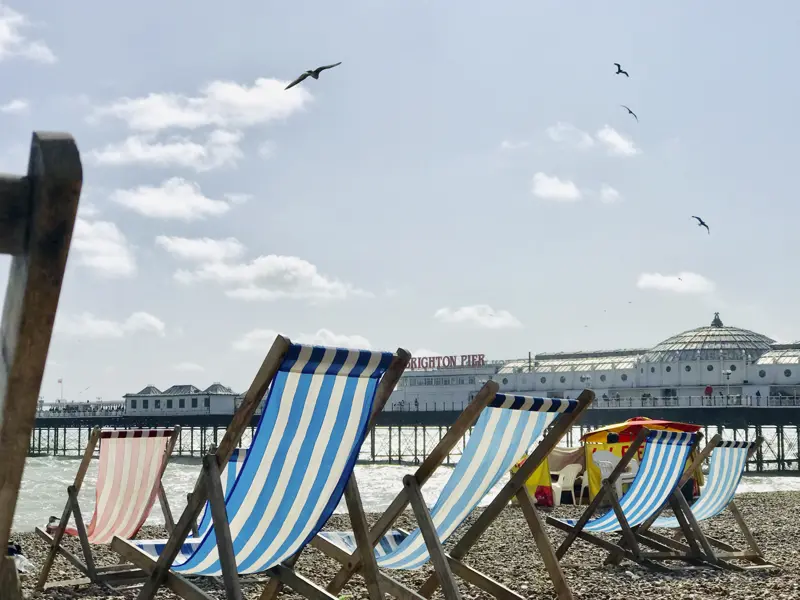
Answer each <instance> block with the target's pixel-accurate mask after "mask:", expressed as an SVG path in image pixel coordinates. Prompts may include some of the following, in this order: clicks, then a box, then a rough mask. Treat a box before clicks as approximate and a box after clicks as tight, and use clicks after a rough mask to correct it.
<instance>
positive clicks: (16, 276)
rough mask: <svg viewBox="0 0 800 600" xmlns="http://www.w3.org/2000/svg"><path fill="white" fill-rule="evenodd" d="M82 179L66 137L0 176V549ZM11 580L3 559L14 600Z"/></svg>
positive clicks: (0, 572) (0, 570)
mask: <svg viewBox="0 0 800 600" xmlns="http://www.w3.org/2000/svg"><path fill="white" fill-rule="evenodd" d="M82 179H83V173H82V168H81V160H80V155H79V153H78V148H77V146H76V145H75V141H74V140H73V139H72V136H70V135H69V134H66V133H41V132H39V133H34V134H33V139H32V141H31V153H30V158H29V161H28V174H27V175H25V176H22V177H15V176H9V175H0V253H3V254H10V255H11V256H12V257H13V258H12V262H11V269H10V272H9V278H8V285H7V287H6V297H5V305H4V306H3V321H2V329H1V330H0V352H1V358H2V360H0V457H2V460H0V549H3V548H6V547H7V544H8V540H9V537H10V535H11V521H12V519H13V517H14V510H15V508H16V505H17V494H18V493H19V487H20V482H21V480H22V471H23V469H24V467H25V458H26V456H27V451H28V445H29V443H30V437H31V431H32V430H33V426H34V423H35V420H36V405H37V402H38V399H39V388H40V386H41V383H42V376H43V374H44V367H45V362H46V360H47V351H48V349H49V347H50V336H51V335H52V332H53V322H54V321H55V316H56V309H57V308H58V298H59V296H60V294H61V283H62V280H63V278H64V269H65V267H66V264H67V255H68V253H69V246H70V241H71V240H72V230H73V227H74V226H75V217H76V214H77V212H78V199H79V197H80V193H81V183H82ZM16 580H17V577H16V569H15V568H14V563H13V561H11V560H10V559H8V558H4V560H2V561H0V581H2V582H3V584H4V588H5V592H6V593H10V597H11V598H13V597H14V596H15V595H16V594H15V592H14V591H13V589H9V588H7V587H5V586H7V585H9V582H10V581H16ZM14 587H16V588H17V590H18V584H12V585H11V588H14Z"/></svg>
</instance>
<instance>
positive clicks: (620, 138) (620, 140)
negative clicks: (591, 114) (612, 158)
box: [595, 125, 641, 156]
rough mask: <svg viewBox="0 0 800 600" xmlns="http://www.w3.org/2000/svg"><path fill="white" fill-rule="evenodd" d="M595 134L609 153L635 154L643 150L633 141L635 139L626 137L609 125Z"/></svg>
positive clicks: (619, 154) (618, 154)
mask: <svg viewBox="0 0 800 600" xmlns="http://www.w3.org/2000/svg"><path fill="white" fill-rule="evenodd" d="M595 135H597V139H598V140H599V141H600V143H601V144H603V145H604V146H605V148H606V150H607V151H608V153H609V154H613V155H616V156H635V155H637V154H639V153H640V152H641V150H639V149H638V148H637V147H636V145H635V144H634V143H633V140H631V139H629V138H626V137H625V136H624V135H622V134H621V133H619V132H618V131H617V130H616V129H614V128H613V127H610V126H608V125H606V126H605V127H603V128H602V129H600V130H599V131H598V132H597V133H596V134H595Z"/></svg>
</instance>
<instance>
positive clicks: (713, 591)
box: [13, 492, 800, 600]
mask: <svg viewBox="0 0 800 600" xmlns="http://www.w3.org/2000/svg"><path fill="white" fill-rule="evenodd" d="M737 504H738V505H739V508H740V509H741V511H742V513H743V514H744V517H745V519H746V521H747V523H748V524H749V525H750V527H751V529H752V531H753V534H754V535H755V538H756V540H757V541H758V543H759V544H760V545H761V548H762V550H763V551H764V554H765V556H766V558H767V559H769V560H771V561H772V562H774V563H776V564H777V565H780V566H781V570H780V571H779V572H777V573H775V572H765V571H751V572H744V573H742V572H722V571H710V570H694V571H688V572H683V573H667V574H664V573H654V572H649V571H647V570H645V569H643V568H641V567H639V566H637V565H635V564H633V563H629V562H624V563H623V564H622V565H620V566H608V567H606V566H603V564H602V563H603V559H604V558H605V554H604V553H603V552H602V551H601V550H600V549H599V548H596V547H595V546H590V545H589V544H587V543H586V542H583V541H581V540H578V541H576V542H575V544H574V545H573V546H572V548H571V549H570V551H569V552H568V553H567V555H566V557H564V559H563V560H562V563H561V564H562V568H563V570H564V573H565V575H566V577H567V581H568V582H569V585H570V586H571V588H572V592H573V596H574V598H575V599H576V600H578V599H581V600H590V599H591V600H610V599H616V598H624V599H635V598H654V599H658V600H672V599H674V600H678V599H681V600H683V599H697V600H705V599H714V598H727V599H752V598H772V599H776V600H777V599H786V600H789V599H798V598H800V560H798V558H800V557H798V553H800V493H798V492H779V493H770V494H744V495H741V496H737ZM542 512H544V511H542ZM548 512H549V511H548ZM550 514H553V515H554V516H558V517H565V518H566V517H577V516H578V515H579V514H580V511H579V510H577V509H576V508H575V507H571V506H566V507H565V506H561V507H559V508H557V509H555V510H554V511H552V513H550ZM368 518H369V520H370V522H371V521H373V520H374V518H375V515H370V516H369V517H368ZM473 520H474V516H473V517H471V518H469V519H468V520H467V521H466V523H465V524H464V525H462V527H461V528H460V530H459V531H457V532H456V535H455V536H453V537H452V538H451V541H452V540H455V539H457V538H458V537H459V534H460V533H461V532H463V530H464V527H465V526H468V525H470V524H471V523H472V521H473ZM398 526H400V527H403V528H411V527H413V520H412V518H411V515H410V513H408V512H406V513H405V514H404V515H403V516H402V517H401V519H400V520H399V522H398ZM343 528H347V529H349V522H348V519H347V517H346V516H343V515H334V516H333V517H332V518H331V520H330V521H329V523H328V524H327V526H326V529H334V530H335V529H343ZM704 529H705V531H706V532H707V533H708V534H710V535H713V536H715V537H718V538H720V539H723V540H726V541H728V542H730V543H732V544H734V545H736V546H739V547H744V540H743V539H742V538H741V536H740V534H739V533H738V531H737V530H736V529H735V523H734V521H733V518H732V517H730V516H729V515H728V513H723V515H721V516H719V517H717V518H716V519H713V520H712V521H711V522H710V523H706V524H704ZM548 533H549V534H550V537H551V540H552V542H553V544H554V545H557V544H558V543H560V542H561V540H562V539H563V537H564V536H563V534H562V533H561V532H559V531H556V530H555V529H553V528H550V527H548ZM164 535H165V532H164V530H163V528H158V527H145V528H143V530H142V532H141V533H140V536H139V537H141V538H160V537H164ZM610 539H616V538H610ZM13 541H16V542H18V543H20V544H21V545H22V548H23V552H24V553H25V555H26V556H27V557H28V559H29V560H30V561H31V562H32V563H33V564H34V566H35V568H36V570H37V571H38V568H39V567H40V566H41V564H42V563H43V561H44V558H45V554H46V546H45V545H44V544H43V543H42V542H41V541H40V540H39V539H38V538H37V537H36V536H35V535H34V534H33V533H25V534H15V535H14V536H13ZM66 545H67V546H68V547H69V548H70V550H71V551H73V552H75V553H76V554H77V555H79V556H80V549H79V545H78V544H77V541H76V540H75V539H68V540H66ZM450 545H451V543H448V544H445V549H448V548H449V547H450ZM94 551H95V559H96V561H97V564H98V565H101V566H102V565H112V564H116V563H117V562H118V560H119V559H118V557H117V556H116V555H115V554H114V553H113V552H111V550H110V548H109V547H107V546H96V547H94ZM466 562H467V564H468V565H470V566H472V567H474V568H476V569H478V570H480V571H482V572H483V573H485V574H486V575H488V576H490V577H492V578H494V579H496V580H498V581H500V582H501V583H503V584H504V585H506V586H508V587H509V588H511V589H512V590H515V591H517V592H518V593H519V594H520V595H522V596H524V597H526V598H536V599H542V600H544V599H551V598H555V594H554V591H553V586H552V585H551V583H550V580H549V578H548V576H547V572H546V571H545V569H544V566H543V564H542V561H541V559H540V558H539V556H538V554H537V552H536V547H535V545H534V543H533V540H532V537H531V534H530V531H529V530H528V527H527V524H526V522H525V520H524V518H523V516H522V513H521V511H520V510H519V508H518V507H516V506H510V507H509V508H508V509H506V510H505V511H503V513H502V515H501V516H500V518H499V519H498V520H497V521H496V522H495V523H494V525H493V526H492V527H491V528H490V529H489V530H488V531H487V532H486V533H485V534H484V535H483V537H482V538H481V539H480V541H479V542H478V543H477V544H476V545H475V546H474V548H473V549H472V551H471V552H470V554H469V555H468V557H467V560H466ZM337 567H338V565H337V564H336V563H334V562H333V561H331V560H329V559H327V558H326V557H325V556H323V555H322V554H320V553H319V552H317V551H316V550H314V549H313V548H309V549H307V550H306V551H305V552H304V553H303V555H302V558H301V559H300V561H299V562H298V566H297V568H298V571H299V572H301V573H303V574H304V575H306V576H308V577H310V578H312V579H314V580H315V581H317V582H318V583H323V584H324V583H327V582H328V581H329V580H330V579H331V578H332V577H333V575H334V574H335V572H336V570H337ZM37 571H34V572H32V573H30V574H28V575H24V576H23V578H22V582H23V588H24V592H25V595H26V597H30V595H31V592H32V591H33V587H34V585H35V582H36V577H37V576H38V572H37ZM387 573H388V574H390V575H391V576H393V577H395V578H397V579H399V580H400V581H402V582H403V583H405V584H406V585H408V586H411V587H416V586H419V585H420V584H421V583H422V582H423V581H424V580H425V579H426V578H427V577H428V575H429V574H430V573H431V568H430V567H429V566H426V567H424V568H422V569H420V570H418V571H414V572H394V571H387ZM77 577H79V573H78V572H77V571H75V570H74V569H73V568H72V567H71V566H70V565H69V564H68V563H67V562H66V561H65V560H64V559H63V558H61V557H58V558H57V559H56V562H55V564H54V566H53V569H52V571H51V574H50V581H58V580H67V579H75V578H77ZM253 579H254V577H250V576H247V577H243V578H242V589H243V592H244V595H245V597H246V598H248V599H256V598H258V597H259V595H260V593H261V587H262V585H261V584H260V583H258V582H254V581H253ZM193 580H194V582H195V583H196V584H197V585H199V586H200V587H202V588H203V589H206V590H208V591H209V592H210V594H211V595H212V596H214V597H216V598H224V591H223V589H222V587H221V582H218V581H217V580H215V579H209V578H193ZM261 580H262V581H263V579H261ZM459 586H460V589H461V593H462V597H463V598H464V599H465V600H466V599H476V600H477V599H484V598H487V599H488V598H491V597H492V596H490V595H489V594H486V593H485V592H483V591H481V590H480V589H478V588H475V587H472V586H469V585H468V584H466V583H464V582H463V581H460V580H459ZM137 591H138V590H137V588H135V587H132V588H127V589H118V590H111V589H108V588H104V587H102V586H97V585H82V586H78V587H74V588H54V589H49V590H47V591H45V592H44V593H43V594H42V595H41V596H40V597H42V598H45V599H66V598H83V599H92V598H104V599H108V598H126V599H128V598H136V594H137ZM341 596H344V597H349V598H351V599H356V598H366V597H367V596H366V589H365V587H364V585H363V581H362V580H361V578H360V577H358V576H357V577H355V578H354V579H353V580H351V583H350V584H349V585H348V586H347V587H346V588H345V589H344V590H343V591H342V593H341ZM174 597H175V596H174V595H173V594H172V593H171V592H169V591H167V590H163V589H162V590H161V591H160V592H159V593H158V596H157V598H160V599H168V598H174ZM434 597H438V598H441V594H440V593H437V594H436V595H435V596H434ZM281 598H287V599H289V598H291V599H295V598H301V596H299V595H296V594H294V593H292V592H291V591H290V590H288V589H286V588H284V591H283V593H282V595H281Z"/></svg>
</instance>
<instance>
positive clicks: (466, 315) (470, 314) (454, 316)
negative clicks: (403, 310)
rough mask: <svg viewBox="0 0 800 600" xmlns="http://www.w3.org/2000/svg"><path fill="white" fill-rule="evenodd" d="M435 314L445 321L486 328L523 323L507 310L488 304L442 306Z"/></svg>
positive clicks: (516, 325) (517, 325) (501, 327)
mask: <svg viewBox="0 0 800 600" xmlns="http://www.w3.org/2000/svg"><path fill="white" fill-rule="evenodd" d="M433 316H434V318H435V319H438V320H439V321H442V322H444V323H469V324H472V325H477V326H478V327H484V328H486V329H505V328H512V327H522V323H520V322H519V320H518V319H517V318H516V317H515V316H514V315H512V314H511V313H510V312H508V311H507V310H495V309H493V308H492V307H491V306H488V305H487V304H476V305H474V306H462V307H461V308H457V309H456V310H452V309H450V308H440V309H439V310H437V311H436V313H435V314H434V315H433Z"/></svg>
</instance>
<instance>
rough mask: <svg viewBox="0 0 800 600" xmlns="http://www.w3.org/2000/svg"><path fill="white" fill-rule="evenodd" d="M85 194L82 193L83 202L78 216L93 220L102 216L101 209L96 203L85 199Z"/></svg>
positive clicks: (79, 207) (80, 204)
mask: <svg viewBox="0 0 800 600" xmlns="http://www.w3.org/2000/svg"><path fill="white" fill-rule="evenodd" d="M83 197H84V194H83V193H81V201H80V203H79V204H78V216H79V217H83V218H86V219H93V218H94V217H96V216H97V215H99V214H100V209H99V208H97V205H96V204H95V203H94V202H88V201H86V200H84V199H83Z"/></svg>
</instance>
